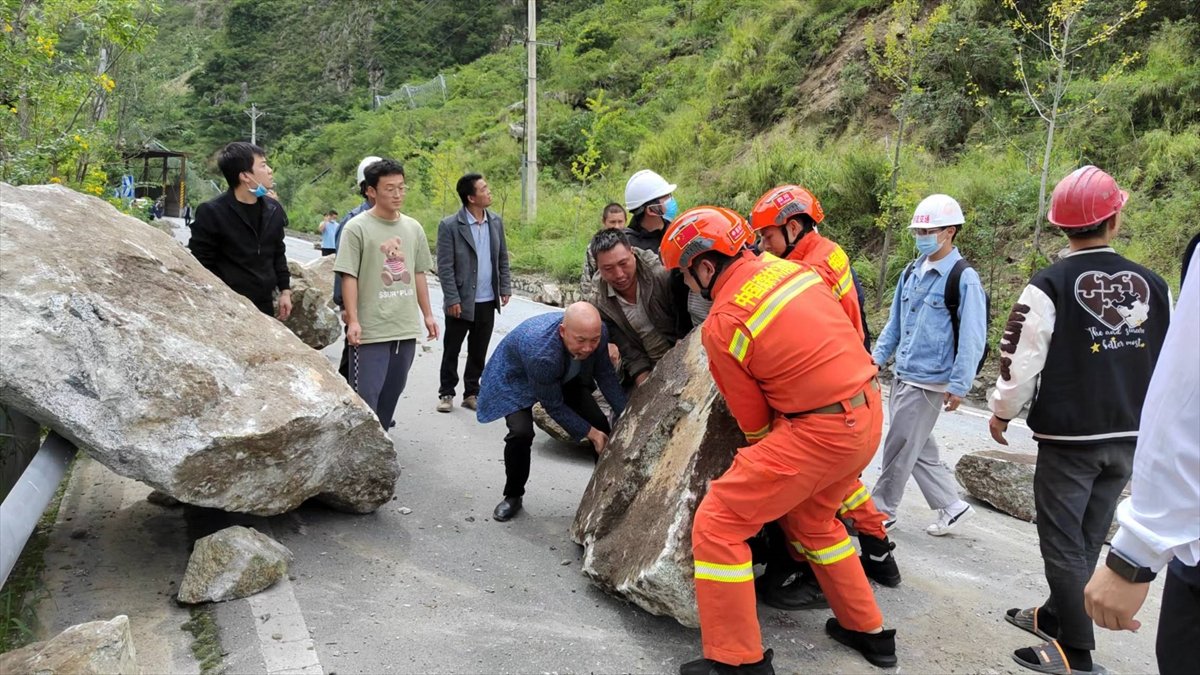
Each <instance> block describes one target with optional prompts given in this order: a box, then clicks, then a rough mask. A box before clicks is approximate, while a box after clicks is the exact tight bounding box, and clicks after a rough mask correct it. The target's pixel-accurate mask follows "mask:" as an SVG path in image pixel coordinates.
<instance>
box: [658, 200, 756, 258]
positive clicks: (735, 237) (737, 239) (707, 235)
mask: <svg viewBox="0 0 1200 675" xmlns="http://www.w3.org/2000/svg"><path fill="white" fill-rule="evenodd" d="M753 241H754V236H753V234H752V233H751V230H750V224H749V223H747V222H746V219H745V218H743V217H742V216H741V215H740V214H738V213H737V212H735V211H731V210H729V209H727V208H724V207H721V206H697V207H696V208H693V209H688V210H687V211H684V212H683V213H681V214H679V217H678V218H676V219H675V221H674V222H673V223H671V225H670V227H668V228H667V233H666V234H664V235H663V238H662V245H661V246H660V248H659V252H660V255H661V256H662V261H663V265H664V266H666V268H667V269H669V270H673V269H676V268H682V269H687V268H688V267H691V264H692V260H693V259H694V258H695V257H696V256H698V255H700V254H701V253H706V252H708V251H716V252H718V253H724V254H725V255H728V256H733V255H737V254H738V252H740V251H741V250H742V249H744V248H746V246H748V245H749V244H751V243H752V242H753Z"/></svg>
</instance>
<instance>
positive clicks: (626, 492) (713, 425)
mask: <svg viewBox="0 0 1200 675" xmlns="http://www.w3.org/2000/svg"><path fill="white" fill-rule="evenodd" d="M742 445H745V437H744V436H743V435H742V432H741V431H740V430H739V429H738V426H737V423H736V422H735V421H734V419H733V417H732V416H731V415H730V414H729V410H728V408H726V406H725V399H724V398H722V397H721V395H720V393H719V392H718V391H717V388H716V385H715V384H714V383H713V380H712V377H711V376H710V375H709V372H708V359H707V357H706V356H705V354H704V348H703V347H702V346H701V344H700V332H699V331H692V333H691V335H690V336H689V337H687V338H686V339H685V340H683V341H682V342H680V343H679V344H678V345H677V346H676V347H675V348H674V349H672V350H671V351H670V352H668V353H667V355H666V356H664V357H663V359H662V360H661V361H659V362H658V364H657V365H656V366H655V368H654V372H653V373H651V375H650V378H649V379H648V380H646V382H645V383H644V384H642V386H640V387H638V388H637V389H636V390H634V392H633V396H632V398H631V399H630V401H629V405H628V407H627V408H626V410H625V414H624V415H623V416H622V417H621V419H620V421H619V422H618V423H617V427H616V429H614V430H613V435H612V438H611V439H610V441H609V444H608V448H607V449H606V450H605V452H604V454H603V455H601V458H600V463H599V464H598V465H597V467H596V471H595V473H594V474H592V480H591V482H590V483H589V484H588V487H587V491H586V492H584V495H583V499H582V500H581V502H580V504H579V511H578V512H577V513H576V514H575V522H574V524H573V525H572V526H571V537H572V539H574V540H575V542H576V543H578V544H580V545H582V546H583V547H584V560H583V572H584V574H586V575H587V576H588V577H589V578H590V579H591V580H592V581H593V582H595V583H596V584H597V585H598V586H599V587H600V588H602V589H604V590H605V591H608V592H610V593H614V594H616V595H619V596H621V597H623V598H625V599H627V600H629V601H630V602H633V603H634V604H636V605H638V606H639V607H642V608H643V609H645V610H646V611H648V612H650V613H652V614H660V615H667V616H671V617H674V618H675V619H676V620H678V621H679V622H680V623H682V624H684V625H685V626H697V625H699V618H698V616H697V614H696V592H695V587H694V585H693V581H692V574H693V565H692V536H691V535H692V519H693V518H694V516H695V513H696V507H697V506H699V504H700V500H701V499H702V498H703V497H704V494H705V493H706V492H707V490H708V482H709V481H710V480H712V479H713V478H716V477H717V476H719V475H721V474H722V473H724V471H725V470H726V469H727V468H729V465H730V463H732V462H733V454H734V451H735V450H736V449H737V448H738V447H739V446H742Z"/></svg>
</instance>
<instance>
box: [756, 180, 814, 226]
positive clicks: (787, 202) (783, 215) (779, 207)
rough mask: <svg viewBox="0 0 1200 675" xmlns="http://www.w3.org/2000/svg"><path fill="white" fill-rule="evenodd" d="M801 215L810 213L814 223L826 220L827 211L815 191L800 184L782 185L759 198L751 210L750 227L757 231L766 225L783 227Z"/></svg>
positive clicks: (809, 215)
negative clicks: (814, 193) (812, 191)
mask: <svg viewBox="0 0 1200 675" xmlns="http://www.w3.org/2000/svg"><path fill="white" fill-rule="evenodd" d="M800 215H808V217H809V218H812V219H813V222H814V223H819V222H821V221H822V220H825V211H823V210H822V209H821V202H819V201H817V198H816V197H814V196H813V193H811V192H809V191H808V190H806V189H804V188H802V187H800V186H799V185H780V186H779V187H777V188H773V189H771V190H769V191H768V192H767V193H766V194H765V195H763V196H762V197H759V198H758V203H756V204H755V205H754V209H753V210H751V211H750V227H752V228H754V231H755V232H757V231H759V230H761V229H763V228H766V227H783V226H784V225H786V224H787V221H789V220H791V219H792V218H795V217H796V216H800Z"/></svg>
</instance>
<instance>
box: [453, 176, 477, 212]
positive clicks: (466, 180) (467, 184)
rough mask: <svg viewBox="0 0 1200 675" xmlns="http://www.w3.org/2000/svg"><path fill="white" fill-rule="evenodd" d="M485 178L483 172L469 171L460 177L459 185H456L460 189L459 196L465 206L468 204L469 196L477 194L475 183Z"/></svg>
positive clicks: (456, 188)
mask: <svg viewBox="0 0 1200 675" xmlns="http://www.w3.org/2000/svg"><path fill="white" fill-rule="evenodd" d="M481 180H483V174H480V173H468V174H465V175H464V176H463V177H462V178H459V179H458V185H456V186H455V187H454V189H455V190H457V191H458V198H459V199H461V200H462V205H463V208H466V206H467V197H472V196H474V195H475V183H477V182H479V181H481Z"/></svg>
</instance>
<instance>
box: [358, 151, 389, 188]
mask: <svg viewBox="0 0 1200 675" xmlns="http://www.w3.org/2000/svg"><path fill="white" fill-rule="evenodd" d="M382 159H383V158H382V157H376V156H375V155H371V156H369V157H363V159H362V161H361V162H359V163H358V183H359V184H360V185H361V184H362V182H363V181H365V180H366V179H367V175H366V173H367V167H368V166H371V165H372V164H374V163H375V162H378V161H381V160H382Z"/></svg>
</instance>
